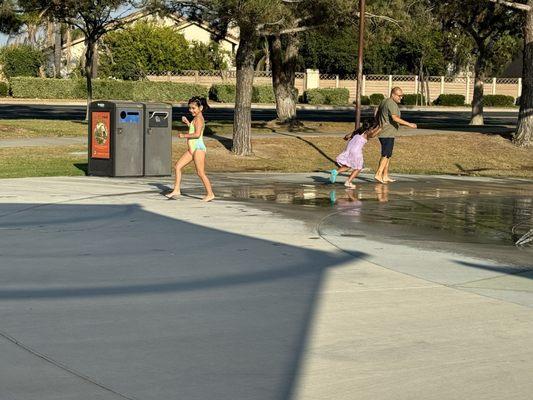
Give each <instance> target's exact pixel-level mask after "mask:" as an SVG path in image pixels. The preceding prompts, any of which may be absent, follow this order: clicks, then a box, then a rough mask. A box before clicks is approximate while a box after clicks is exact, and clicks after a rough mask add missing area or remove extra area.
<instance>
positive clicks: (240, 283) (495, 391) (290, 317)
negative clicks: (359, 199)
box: [0, 174, 533, 400]
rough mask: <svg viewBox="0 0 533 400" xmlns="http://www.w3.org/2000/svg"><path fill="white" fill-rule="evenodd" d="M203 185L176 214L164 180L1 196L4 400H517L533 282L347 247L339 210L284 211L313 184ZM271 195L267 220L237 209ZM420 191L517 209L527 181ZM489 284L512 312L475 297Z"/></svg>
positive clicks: (526, 363)
mask: <svg viewBox="0 0 533 400" xmlns="http://www.w3.org/2000/svg"><path fill="white" fill-rule="evenodd" d="M212 178H213V181H214V182H215V189H216V190H217V192H218V193H220V195H224V196H223V197H225V200H219V201H215V202H213V203H209V204H204V203H201V202H200V201H199V200H198V199H197V196H199V195H201V188H200V187H199V186H198V183H197V180H196V179H195V178H194V177H186V182H185V184H184V193H185V194H186V196H184V197H182V198H181V199H179V200H166V198H164V197H163V196H161V195H160V194H159V192H160V191H161V190H162V189H163V188H165V187H167V186H168V185H169V183H170V180H168V179H166V180H165V179H163V180H160V179H150V178H144V179H106V178H89V177H73V178H26V179H8V180H1V181H0V231H1V232H2V234H1V236H0V254H1V263H0V271H1V276H2V280H1V286H0V346H1V348H2V354H4V355H5V356H4V357H2V358H1V359H0V398H2V399H8V400H11V399H24V400H32V399H39V400H47V399H58V398H66V399H67V398H68V399H116V398H127V399H165V400H166V399H234V400H235V399H246V400H249V399H254V400H255V399H298V400H300V399H301V400H304V399H305V400H307V399H346V400H348V399H349V400H353V399H373V400H375V399H379V400H382V399H383V400H386V399H391V400H392V399H394V400H399V399H400V400H401V399H439V400H444V399H458V398H460V399H502V398H505V399H524V400H526V399H529V398H530V396H531V393H532V391H533V379H532V378H533V373H532V372H531V371H533V346H532V345H533V337H532V336H531V332H532V330H533V318H532V306H533V302H532V303H531V304H529V303H528V300H527V299H530V298H531V297H530V296H531V294H532V293H533V289H532V286H531V282H532V280H531V279H530V272H528V271H530V270H531V268H532V266H531V265H521V266H514V267H513V268H514V269H511V268H510V266H509V265H505V264H503V263H500V262H495V261H491V260H486V259H483V258H482V257H472V256H469V255H465V254H463V253H461V252H459V253H458V252H454V251H443V250H442V249H439V250H438V251H434V250H432V249H431V248H423V249H417V247H416V246H413V245H406V244H405V243H398V242H397V241H396V242H395V241H392V240H391V239H390V238H389V237H388V236H387V235H384V236H383V237H382V239H381V240H379V237H377V238H376V236H368V237H361V236H360V235H359V236H358V235H355V234H352V235H351V236H350V235H349V234H350V233H353V232H354V231H352V230H349V231H347V230H346V227H345V226H343V225H342V224H341V223H339V221H335V219H334V218H335V215H339V212H341V214H343V213H344V215H345V217H344V219H343V221H345V222H350V221H351V222H350V224H349V225H350V226H353V224H355V223H356V221H360V220H359V219H357V218H360V214H361V213H366V208H365V207H363V208H361V204H359V203H356V204H353V202H350V207H347V206H346V204H348V203H347V202H342V201H340V200H344V199H346V197H345V196H344V195H343V196H342V198H340V194H341V193H342V192H339V193H338V196H339V198H337V199H334V200H335V201H333V204H332V205H331V206H328V207H314V206H311V205H312V202H309V203H305V202H304V203H302V202H300V206H297V205H296V203H295V202H294V201H289V202H286V201H285V200H286V199H290V197H287V196H288V195H289V194H290V193H295V191H297V192H298V193H300V192H302V198H304V199H305V198H307V199H311V198H312V195H311V194H310V193H314V196H315V200H316V196H317V193H320V191H321V190H322V189H321V187H322V186H320V185H322V184H318V185H319V186H317V177H316V174H314V175H306V174H291V175H281V174H277V175H267V174H241V175H239V174H227V175H214V176H213V177H212ZM319 178H320V179H324V176H322V177H319ZM428 179H430V178H427V177H420V178H417V177H408V178H402V179H401V180H402V181H403V182H405V183H404V184H403V186H401V185H399V186H398V187H399V188H400V189H398V190H397V192H395V191H394V190H395V189H394V187H393V186H391V192H390V193H389V194H388V204H395V201H396V200H398V201H400V200H401V198H403V199H404V200H405V194H404V189H405V187H408V186H416V184H417V183H420V184H422V185H421V187H423V186H424V185H423V184H424V183H425V182H426V181H428ZM431 179H434V178H431ZM439 182H440V183H439ZM450 182H451V183H450ZM479 182H481V183H479ZM400 183H402V182H400ZM279 184H283V185H286V186H282V187H281V189H280V190H279V191H278V192H276V193H279V194H276V196H277V198H279V199H280V201H279V202H277V203H276V204H275V207H274V208H270V207H269V206H268V204H266V203H267V202H266V201H259V198H258V197H257V198H255V200H253V201H251V200H250V198H251V197H254V193H256V192H254V190H256V189H254V188H255V187H259V188H261V187H263V188H264V187H266V186H268V185H279ZM431 184H436V185H439V184H440V185H441V186H442V188H443V189H441V191H440V195H442V194H443V193H449V194H453V191H454V190H456V189H454V187H455V186H454V185H455V184H457V185H458V189H457V192H459V191H464V187H465V186H471V187H472V188H473V190H472V193H476V192H480V190H481V191H483V193H489V192H490V193H495V190H496V189H497V188H499V187H505V186H506V185H507V186H508V187H509V186H510V187H512V188H514V190H515V191H514V192H513V196H518V197H517V198H520V199H527V198H530V197H531V188H530V181H523V180H511V181H509V180H507V181H501V180H487V179H485V180H468V179H466V180H461V181H454V180H450V179H442V180H438V178H437V179H435V181H434V182H433V181H432V183H431ZM363 185H366V184H365V183H363ZM290 187H293V189H289V188H290ZM294 187H296V189H294ZM313 188H315V189H313ZM480 188H481V189H480ZM230 189H231V190H230ZM444 189H445V190H444ZM291 190H292V192H291ZM317 190H318V192H317ZM327 190H328V192H329V193H331V191H330V190H329V188H328V189H327ZM363 190H367V189H366V186H365V187H364V188H363ZM368 190H369V191H372V192H375V190H374V186H373V185H372V186H371V187H370V186H369V187H368ZM421 190H422V189H421ZM431 191H433V188H432V189H431ZM228 193H229V194H230V195H227V194H228ZM306 193H307V195H306ZM378 194H379V193H378ZM427 194H428V191H424V190H422V191H421V192H420V195H421V196H422V195H424V196H427ZM382 195H383V194H382ZM261 196H265V197H264V198H265V199H269V198H270V197H268V196H270V195H269V194H266V193H263V194H261ZM402 196H403V197H402ZM363 197H364V196H363ZM455 197H456V196H455ZM455 197H453V196H452V197H450V198H455ZM379 198H380V197H379V196H378V198H377V199H376V200H372V201H371V200H367V201H366V202H365V201H364V199H363V205H365V204H367V203H368V204H371V205H372V207H374V205H375V206H376V207H378V209H380V208H379V207H381V206H380V204H382V203H380V201H379ZM381 199H382V200H383V198H382V197H381ZM284 202H285V203H284ZM445 203H447V202H445ZM399 204H401V203H399ZM354 205H355V207H353V206H354ZM478 207H479V206H478ZM525 207H526V208H522V209H524V210H529V208H527V207H528V206H525ZM371 209H372V210H374V209H375V208H371ZM480 210H481V211H480V212H481V213H483V212H484V211H483V210H484V208H481V209H480ZM471 212H472V210H471V211H470V213H471ZM357 213H359V214H357ZM350 215H351V217H350ZM369 215H370V217H372V218H374V219H373V221H376V222H378V220H377V219H375V218H377V217H374V216H373V215H375V214H369ZM380 215H381V214H380ZM454 215H455V214H454ZM504 215H506V214H504ZM332 218H333V219H332ZM350 218H352V219H350ZM353 218H356V219H353ZM466 218H469V217H468V216H466ZM371 222H372V221H370V223H371ZM467 222H468V221H467ZM360 223H361V224H363V223H365V222H364V221H360ZM368 223H369V221H367V222H366V224H368ZM364 226H366V225H361V227H364ZM350 229H351V228H350ZM416 232H417V231H416V230H415V231H412V230H410V231H409V235H410V238H411V239H413V235H416ZM483 232H484V231H483ZM424 235H426V233H424ZM452 236H453V235H452ZM525 251H529V250H527V249H525ZM452 264H454V266H453V268H452V266H451V265H452ZM472 264H476V265H483V266H486V267H491V268H492V270H491V269H489V268H485V269H481V268H477V269H476V270H477V272H473V269H472V268H469V267H468V265H472ZM517 268H518V269H520V271H521V272H522V273H523V274H516V269H517ZM450 271H451V273H450ZM520 271H519V272H520ZM513 272H514V273H515V274H514V275H510V273H513ZM428 274H429V275H428ZM528 274H529V275H528ZM452 278H453V279H452ZM498 279H501V280H505V282H503V281H500V282H499V283H498V282H494V280H496V281H498ZM513 279H514V281H513ZM491 280H493V283H492V286H493V289H494V290H493V291H494V292H497V291H498V288H499V289H501V288H502V287H503V286H502V285H504V286H505V288H506V289H507V290H508V291H509V292H516V293H519V295H520V296H522V297H521V298H520V299H516V300H517V301H514V300H513V298H511V297H510V296H511V294H508V295H503V296H497V295H492V294H491V293H489V292H483V293H482V292H480V293H475V290H476V289H473V288H472V286H476V285H477V286H479V284H480V282H482V281H483V282H485V283H487V282H489V281H491ZM528 293H529V295H528Z"/></svg>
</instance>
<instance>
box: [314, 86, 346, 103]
mask: <svg viewBox="0 0 533 400" xmlns="http://www.w3.org/2000/svg"><path fill="white" fill-rule="evenodd" d="M304 102H305V103H308V104H331V105H336V106H344V105H346V104H349V103H350V91H349V90H348V89H346V88H338V89H309V90H306V91H305V92H304Z"/></svg>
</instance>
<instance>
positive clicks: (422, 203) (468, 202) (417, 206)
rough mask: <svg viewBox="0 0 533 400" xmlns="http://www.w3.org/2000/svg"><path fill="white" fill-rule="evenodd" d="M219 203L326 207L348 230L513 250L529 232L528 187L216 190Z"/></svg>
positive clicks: (532, 223)
mask: <svg viewBox="0 0 533 400" xmlns="http://www.w3.org/2000/svg"><path fill="white" fill-rule="evenodd" d="M218 193H219V194H220V195H221V197H225V198H230V199H238V200H261V201H268V202H274V203H277V204H281V205H298V206H304V207H327V208H332V209H334V210H335V211H336V212H338V213H340V214H345V215H346V218H348V219H349V220H350V221H351V222H352V223H353V224H358V223H359V224H368V223H370V224H385V225H388V226H409V227H412V228H416V229H418V230H419V231H420V232H443V233H446V234H448V235H452V236H453V237H454V238H455V239H456V240H461V239H462V238H469V239H472V238H477V239H478V240H481V241H482V242H484V243H487V242H488V243H491V242H494V243H500V244H501V243H506V244H514V243H516V242H517V240H519V239H520V238H521V237H522V236H523V235H525V234H526V233H527V232H528V231H529V230H530V229H532V228H533V184H531V183H528V182H524V183H517V184H513V185H506V184H503V183H502V184H494V183H487V182H485V183H480V182H468V181H452V180H449V181H447V180H427V181H415V182H397V183H395V184H394V185H383V184H375V183H367V182H365V183H360V184H357V185H356V187H355V188H354V189H346V188H344V187H343V186H341V185H324V184H288V183H286V184H276V183H272V184H270V185H261V186H253V185H248V186H239V187H226V188H219V190H218Z"/></svg>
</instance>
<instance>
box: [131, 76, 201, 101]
mask: <svg viewBox="0 0 533 400" xmlns="http://www.w3.org/2000/svg"><path fill="white" fill-rule="evenodd" d="M124 83H125V82H124ZM132 83H133V97H132V99H133V100H135V101H170V102H172V101H175V102H182V101H183V102H186V101H188V100H189V99H190V98H191V97H194V96H202V97H207V94H208V88H207V87H205V86H202V85H197V84H191V83H177V82H149V81H142V82H132Z"/></svg>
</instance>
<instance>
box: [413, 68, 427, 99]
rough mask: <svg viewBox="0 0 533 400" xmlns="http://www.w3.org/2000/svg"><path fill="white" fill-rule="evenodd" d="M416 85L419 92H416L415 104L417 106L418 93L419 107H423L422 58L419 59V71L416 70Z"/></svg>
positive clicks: (423, 81)
mask: <svg viewBox="0 0 533 400" xmlns="http://www.w3.org/2000/svg"><path fill="white" fill-rule="evenodd" d="M418 83H419V85H420V88H419V90H418V91H417V93H416V94H417V96H416V99H415V104H416V105H418V93H420V105H421V106H422V105H425V104H422V103H424V101H423V98H424V84H425V80H424V62H423V61H422V58H420V65H419V69H418Z"/></svg>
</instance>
